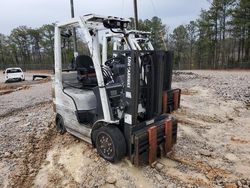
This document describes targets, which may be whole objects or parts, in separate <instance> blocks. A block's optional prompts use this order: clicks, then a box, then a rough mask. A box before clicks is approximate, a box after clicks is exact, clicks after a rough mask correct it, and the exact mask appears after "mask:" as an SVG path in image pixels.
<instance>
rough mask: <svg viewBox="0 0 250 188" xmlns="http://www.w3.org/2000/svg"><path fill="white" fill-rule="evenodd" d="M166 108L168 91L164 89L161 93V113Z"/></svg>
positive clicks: (165, 110) (164, 111)
mask: <svg viewBox="0 0 250 188" xmlns="http://www.w3.org/2000/svg"><path fill="white" fill-rule="evenodd" d="M167 110H168V92H167V91H164V92H163V95H162V113H167Z"/></svg>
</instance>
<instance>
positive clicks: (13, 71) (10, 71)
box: [4, 67, 25, 82]
mask: <svg viewBox="0 0 250 188" xmlns="http://www.w3.org/2000/svg"><path fill="white" fill-rule="evenodd" d="M4 73H5V82H9V81H24V80H25V77H24V73H23V71H22V69H21V68H19V67H15V68H7V69H6V70H5V71H4Z"/></svg>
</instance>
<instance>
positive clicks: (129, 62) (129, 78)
mask: <svg viewBox="0 0 250 188" xmlns="http://www.w3.org/2000/svg"><path fill="white" fill-rule="evenodd" d="M130 81H131V57H128V64H127V88H130V86H131V83H130Z"/></svg>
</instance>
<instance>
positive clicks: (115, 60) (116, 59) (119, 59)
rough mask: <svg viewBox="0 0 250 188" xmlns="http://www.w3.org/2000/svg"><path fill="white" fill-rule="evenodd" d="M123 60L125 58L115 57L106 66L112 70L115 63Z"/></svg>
mask: <svg viewBox="0 0 250 188" xmlns="http://www.w3.org/2000/svg"><path fill="white" fill-rule="evenodd" d="M122 58H123V57H113V58H110V59H108V60H107V61H106V62H105V63H104V64H105V65H107V66H109V67H110V68H112V65H113V64H114V63H115V62H121V61H122Z"/></svg>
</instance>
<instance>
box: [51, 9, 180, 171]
mask: <svg viewBox="0 0 250 188" xmlns="http://www.w3.org/2000/svg"><path fill="white" fill-rule="evenodd" d="M129 22H130V21H129V20H128V19H124V18H118V17H112V16H99V15H95V14H88V15H84V16H81V17H79V18H72V19H70V20H68V21H65V22H61V23H57V24H56V25H55V39H54V40H55V44H54V52H55V78H54V83H53V89H52V93H53V104H54V105H53V107H54V111H55V112H56V118H55V121H56V128H57V130H58V131H59V132H60V133H61V134H63V133H65V132H69V133H70V134H72V135H74V136H76V137H78V138H80V139H82V140H84V141H86V142H88V143H90V144H92V145H93V146H94V147H95V148H96V149H97V152H98V154H99V155H100V156H101V157H103V158H104V159H106V160H107V161H110V162H117V161H120V160H121V159H122V158H124V157H127V158H128V159H129V160H130V161H131V162H132V164H134V165H136V166H138V165H140V164H144V163H147V164H152V163H153V162H154V161H156V160H157V158H158V157H161V156H166V155H167V154H168V153H169V152H171V151H172V148H173V146H174V144H175V143H176V139H177V120H176V119H175V118H173V117H172V116H170V115H169V114H168V113H169V112H171V111H173V110H176V109H178V108H179V106H180V93H181V91H180V89H175V90H172V89H171V82H172V80H171V78H172V59H173V53H172V52H170V51H167V52H166V51H156V50H154V49H153V48H152V49H147V50H144V49H137V48H135V44H134V41H135V40H132V39H135V36H134V35H133V34H132V33H131V32H129V31H127V30H126V28H127V26H128V24H129ZM73 28H78V29H79V31H81V32H82V36H81V37H82V39H83V40H84V41H85V43H86V44H87V45H88V50H89V52H90V55H86V54H81V52H77V53H76V52H75V53H74V55H75V66H74V68H72V69H66V70H65V69H63V63H62V61H63V58H62V46H63V45H62V41H63V38H64V37H65V36H66V37H71V32H68V33H65V31H70V30H72V29H73ZM107 30H109V31H110V32H112V33H114V34H119V35H120V36H122V37H121V38H122V42H123V43H125V44H126V46H127V47H126V49H123V50H120V49H117V50H116V51H113V53H116V56H115V57H111V58H107V55H104V54H105V53H106V52H107V51H106V52H105V51H104V50H102V53H101V48H100V43H101V40H100V37H99V35H101V34H103V32H107ZM103 49H105V48H103Z"/></svg>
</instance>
